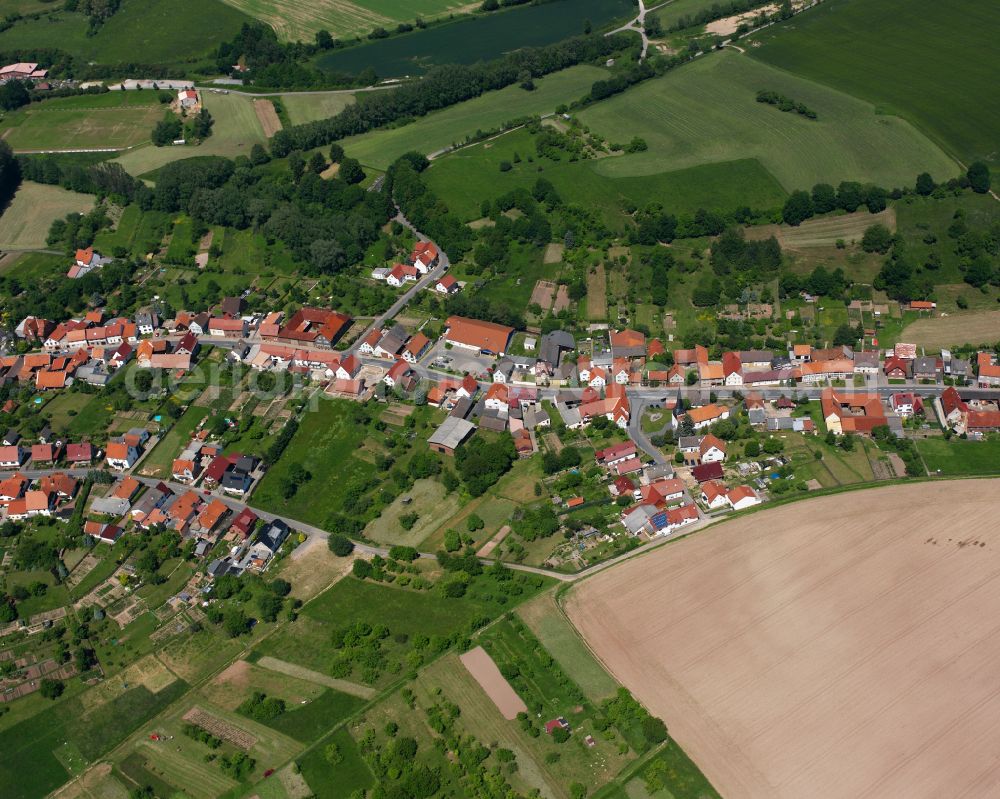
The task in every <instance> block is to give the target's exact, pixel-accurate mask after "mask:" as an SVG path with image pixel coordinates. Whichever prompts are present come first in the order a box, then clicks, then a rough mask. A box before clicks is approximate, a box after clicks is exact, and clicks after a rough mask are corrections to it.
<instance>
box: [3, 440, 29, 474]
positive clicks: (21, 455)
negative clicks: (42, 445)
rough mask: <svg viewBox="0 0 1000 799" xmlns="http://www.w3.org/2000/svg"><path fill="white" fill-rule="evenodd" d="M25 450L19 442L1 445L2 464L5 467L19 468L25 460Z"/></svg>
mask: <svg viewBox="0 0 1000 799" xmlns="http://www.w3.org/2000/svg"><path fill="white" fill-rule="evenodd" d="M25 455H26V453H25V451H24V450H23V449H22V448H21V447H20V446H19V445H17V444H15V445H13V446H6V447H0V466H2V467H3V468H5V469H17V468H19V467H20V466H21V464H22V463H24V461H25Z"/></svg>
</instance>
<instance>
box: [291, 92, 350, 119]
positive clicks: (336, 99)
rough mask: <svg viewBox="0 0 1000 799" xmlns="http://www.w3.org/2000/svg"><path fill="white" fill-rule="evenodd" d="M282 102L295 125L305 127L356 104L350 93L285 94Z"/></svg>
mask: <svg viewBox="0 0 1000 799" xmlns="http://www.w3.org/2000/svg"><path fill="white" fill-rule="evenodd" d="M281 102H282V103H283V104H284V106H285V110H286V111H287V112H288V119H289V120H290V121H291V123H292V124H293V125H303V124H305V123H306V122H313V121H315V120H317V119H326V118H327V117H332V116H334V115H335V114H339V113H340V112H341V111H343V110H344V109H345V108H347V106H349V105H350V104H351V103H353V102H354V95H353V94H352V93H350V92H326V93H324V94H283V95H281Z"/></svg>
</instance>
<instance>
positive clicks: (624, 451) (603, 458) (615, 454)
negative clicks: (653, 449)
mask: <svg viewBox="0 0 1000 799" xmlns="http://www.w3.org/2000/svg"><path fill="white" fill-rule="evenodd" d="M637 452H638V450H637V449H636V446H635V442H633V441H625V442H622V443H620V444H613V445H611V446H610V447H605V448H604V449H599V450H597V451H596V452H595V453H594V460H596V461H597V464H598V465H599V466H603V467H605V468H606V469H610V468H611V467H613V466H616V465H617V464H619V463H623V462H624V461H627V460H630V459H631V458H634V457H635V456H636V453H637Z"/></svg>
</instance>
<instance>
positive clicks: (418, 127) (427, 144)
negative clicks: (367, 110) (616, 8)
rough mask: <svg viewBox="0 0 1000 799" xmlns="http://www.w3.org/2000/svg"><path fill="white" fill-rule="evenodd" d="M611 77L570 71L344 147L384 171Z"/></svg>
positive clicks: (586, 69) (546, 109)
mask: <svg viewBox="0 0 1000 799" xmlns="http://www.w3.org/2000/svg"><path fill="white" fill-rule="evenodd" d="M607 74H608V73H607V70H604V69H601V68H598V67H591V66H583V65H581V66H575V67H570V68H569V69H564V70H562V71H561V72H555V73H553V74H552V75H548V76H546V77H544V78H542V79H541V80H539V81H537V82H536V83H535V86H536V89H535V90H534V91H533V92H527V91H525V90H524V89H522V88H521V87H520V86H508V87H507V88H505V89H500V90H499V91H495V92H487V93H486V94H484V95H482V96H480V97H477V98H475V99H474V100H467V101H466V102H464V103H459V104H458V105H454V106H452V107H451V108H446V109H444V110H442V111H436V112H434V113H431V114H428V115H427V116H425V117H421V118H420V119H418V120H416V121H414V122H411V123H410V124H409V125H404V126H403V127H401V128H393V129H390V130H379V131H374V132H372V133H366V134H364V135H363V136H351V137H350V138H348V139H344V141H343V142H341V144H342V145H343V146H344V150H345V151H346V152H347V154H348V155H350V156H353V157H354V158H357V159H358V160H359V161H360V162H361V163H362V164H364V165H365V166H371V167H375V168H377V169H385V168H386V167H388V166H389V164H391V163H392V162H393V161H394V160H395V159H396V158H398V157H399V156H400V155H402V154H403V153H405V152H408V151H410V150H416V151H417V152H421V153H424V154H430V153H434V152H437V151H439V150H442V149H444V148H445V147H450V146H451V145H453V144H458V143H461V142H462V141H463V140H464V139H465V137H466V136H469V135H472V134H474V133H475V132H476V131H478V130H490V129H492V128H496V127H498V126H499V125H501V124H503V123H504V122H507V121H509V120H512V119H517V118H518V117H523V116H529V115H532V114H547V113H551V112H553V111H554V110H555V108H556V106H557V105H559V104H560V103H568V102H570V101H572V100H578V99H579V98H580V97H582V96H583V95H585V94H586V93H587V92H588V91H590V87H591V85H592V84H593V83H594V81H596V80H600V79H601V78H603V77H605V76H607Z"/></svg>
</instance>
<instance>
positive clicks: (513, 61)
mask: <svg viewBox="0 0 1000 799" xmlns="http://www.w3.org/2000/svg"><path fill="white" fill-rule="evenodd" d="M629 42H630V40H629V38H628V37H626V36H624V35H623V34H617V35H615V36H608V37H605V36H577V37H574V38H572V39H567V40H565V41H563V42H559V43H558V44H553V45H549V46H548V47H535V48H526V49H524V50H518V51H517V52H514V53H510V54H508V55H506V56H504V57H502V58H499V59H496V60H494V61H487V62H483V63H478V64H472V65H462V64H451V65H445V66H439V67H434V68H433V69H431V70H430V71H428V73H427V75H426V76H425V77H424V78H423V79H422V80H420V81H417V82H414V83H408V84H405V85H403V86H400V87H399V88H398V89H393V90H391V91H382V92H371V93H368V94H366V95H364V96H363V97H361V98H359V100H358V102H356V103H352V104H351V105H349V106H347V107H346V108H345V109H344V110H342V111H341V112H339V113H338V114H335V115H334V116H332V117H329V118H328V119H321V120H316V121H314V122H307V123H305V124H303V125H294V126H292V127H289V128H285V129H283V130H280V131H278V132H277V133H275V135H274V137H273V138H272V139H271V152H272V154H273V155H275V156H276V157H279V158H280V157H283V156H285V155H287V154H288V153H290V152H291V151H292V150H311V149H313V148H315V147H321V146H323V145H326V144H330V143H331V142H334V141H337V140H338V139H342V138H345V137H347V136H352V135H356V134H359V133H367V132H368V131H370V130H373V129H375V128H378V127H381V126H383V125H387V124H389V123H391V122H396V121H398V120H401V119H407V118H411V117H422V116H424V115H426V114H428V113H430V112H431V111H435V110H438V109H441V108H447V107H448V106H451V105H455V104H456V103H460V102H462V101H464V100H470V99H472V98H474V97H479V96H480V95H481V94H483V93H484V92H488V91H492V90H495V89H502V88H504V87H506V86H511V85H513V84H514V83H518V82H520V81H522V80H523V79H524V74H525V73H527V74H528V75H529V76H530V77H532V78H537V77H541V76H542V75H547V74H549V73H551V72H556V71H558V70H561V69H566V68H567V67H570V66H573V65H575V64H580V63H583V62H587V61H593V60H595V59H598V58H607V56H609V55H611V54H612V53H614V52H616V51H618V50H620V49H624V48H626V47H627V46H628V44H629Z"/></svg>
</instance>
